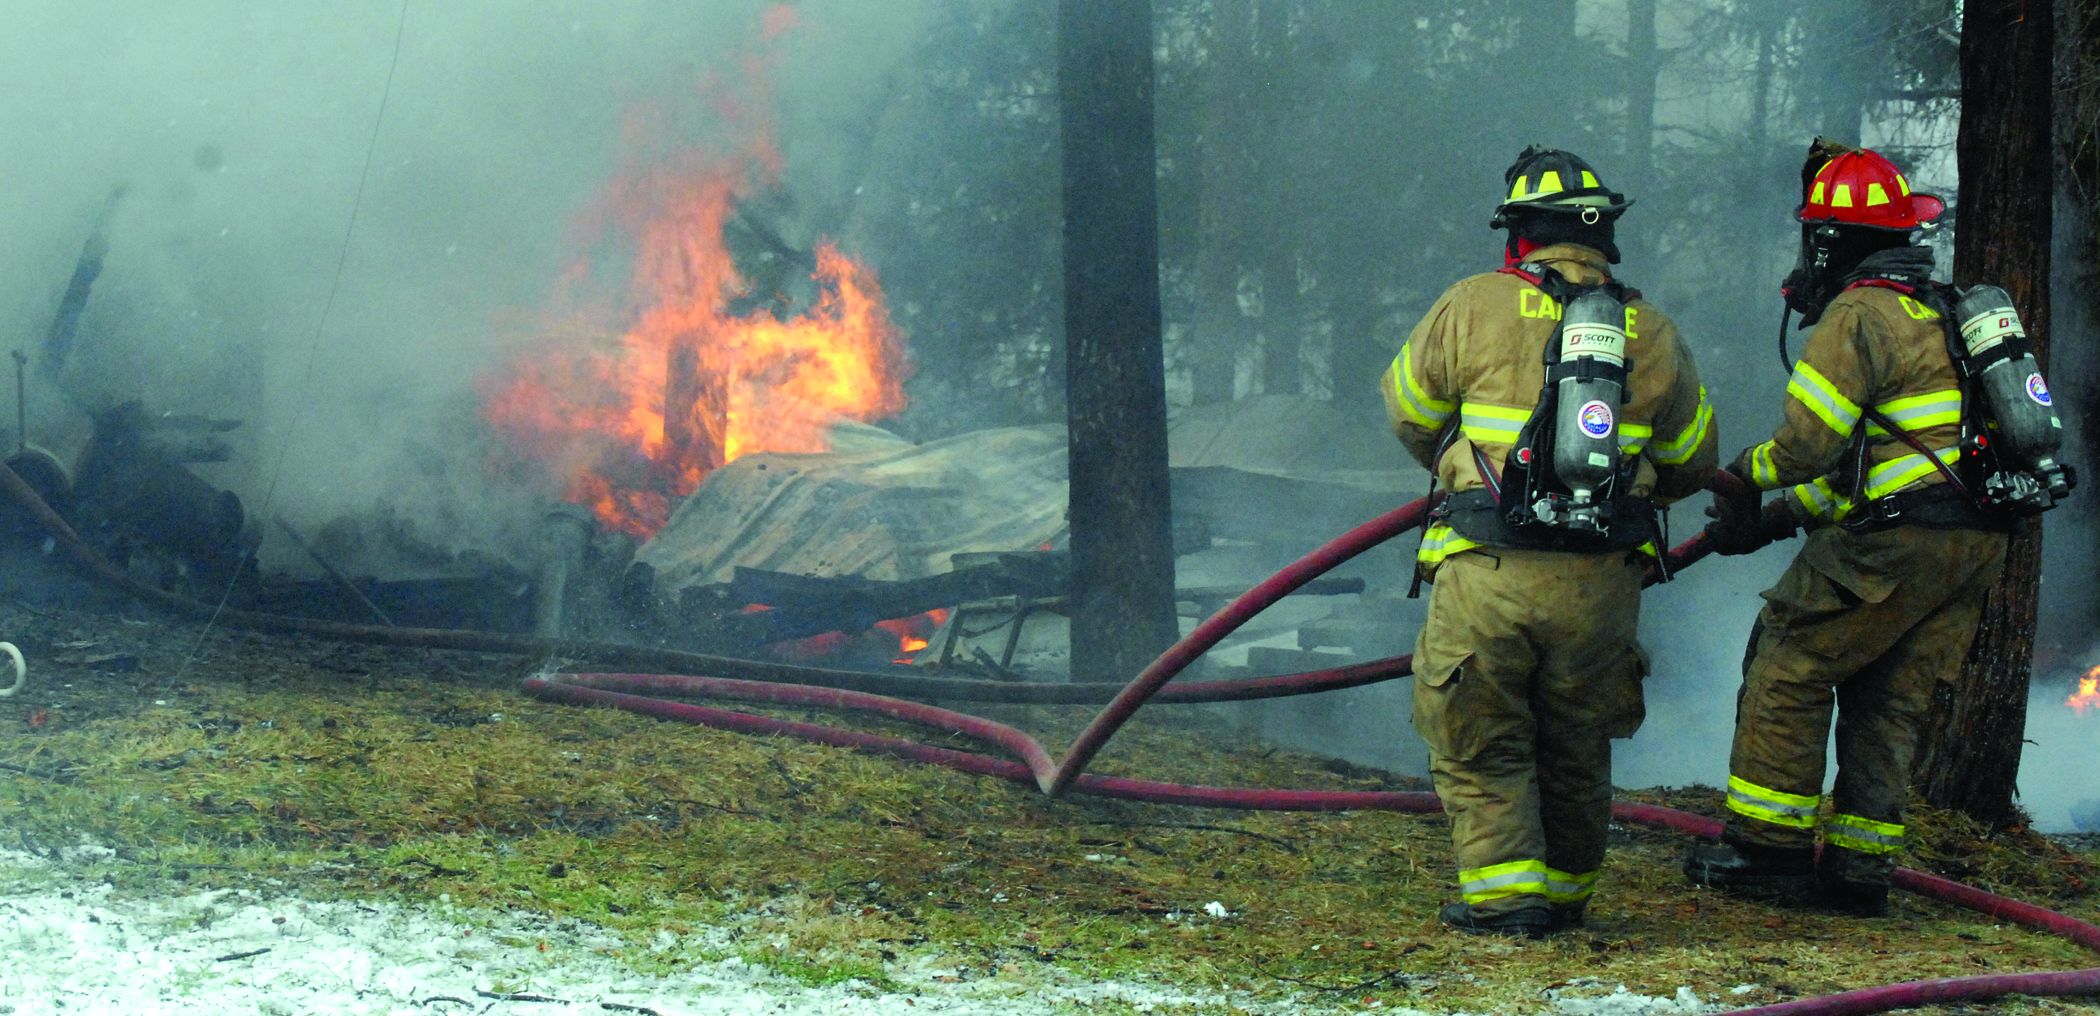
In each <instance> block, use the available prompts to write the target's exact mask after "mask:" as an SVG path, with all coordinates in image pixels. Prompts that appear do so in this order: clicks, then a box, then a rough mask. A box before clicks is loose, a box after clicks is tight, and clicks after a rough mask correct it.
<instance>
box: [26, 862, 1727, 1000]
mask: <svg viewBox="0 0 2100 1016" xmlns="http://www.w3.org/2000/svg"><path fill="white" fill-rule="evenodd" d="M77 849H81V850H90V851H91V850H93V848H77ZM68 859H69V860H74V859H78V860H86V859H89V858H88V857H87V856H86V855H81V856H80V857H78V858H68ZM33 869H41V870H33ZM10 872H12V873H13V874H14V875H16V876H26V877H20V878H17V879H9V880H8V881H10V882H14V883H16V884H15V885H13V886H11V887H7V888H0V1016H57V1014H67V1016H73V1014H79V1013H126V1014H138V1016H153V1014H174V1013H184V1014H189V1013H199V1012H211V1013H218V1014H225V1016H248V1014H255V1016H294V1014H306V1013H330V1014H345V1016H348V1014H366V1013H372V1014H378V1013H401V1012H419V1013H425V1012H427V1013H447V1012H457V1013H476V1014H480V1013H499V1014H500V1013H506V1012H515V1013H528V1014H531V1016H569V1014H582V1013H592V1014H599V1016H602V1014H605V1013H609V1012H610V1013H643V1014H645V1013H656V1014H659V1016H708V1014H731V1013H737V1014H744V1013H751V1014H757V1013H827V1014H830V1013H839V1014H869V1016H872V1014H877V1013H882V1014H891V1013H905V1012H927V1013H946V1014H952V1016H995V1014H996V1016H1049V1014H1053V1013H1072V1012H1075V1011H1078V1012H1084V1011H1089V1010H1093V1009H1096V1008H1097V1007H1098V1008H1106V1009H1108V1010H1110V1011H1116V1012H1126V1011H1136V1012H1152V1011H1186V1010H1187V1008H1189V1007H1200V1008H1201V1009H1202V1010H1203V1011H1212V1012H1228V1011H1229V1012H1244V1013H1250V1014H1253V1013H1279V1014H1280V1013H1284V1012H1292V1013H1311V1012H1319V1011H1323V1009H1324V1006H1323V1005H1322V1004H1321V1003H1320V1002H1317V1001H1312V1000H1300V1001H1298V1002H1294V1003H1287V1004H1281V1005H1278V1004H1261V1003H1255V1002H1252V1001H1250V1000H1248V999H1245V998H1237V997H1231V996H1228V995H1225V994H1222V993H1211V992H1191V991H1182V990H1177V989H1174V988H1172V987H1168V986H1161V985H1155V984H1145V983H1138V982H1132V981H1093V980H1088V979H1085V978H1081V977H1076V976H1074V975H1071V974H1068V973H1065V972H1062V971H1059V970H1056V969H1054V968H1050V967H1047V966H1044V967H1035V968H1031V969H1029V970H1027V971H1023V972H1018V973H1016V972H1011V971H1003V970H991V969H982V970H979V969H942V968H938V967H934V966H929V965H924V964H920V965H915V966H914V965H907V964H904V963H902V962H900V963H897V964H893V965H892V968H891V969H890V970H888V971H886V973H887V974H888V976H889V977H890V979H891V981H893V982H894V983H895V984H899V985H904V986H906V988H905V990H902V991H886V990H883V989H881V988H877V987H875V986H872V985H869V984H865V983H861V982H853V981H849V982H846V983H844V984H838V985H831V986H826V987H811V986H809V985H805V984H802V983H799V982H797V981H794V980H792V979H789V978H786V977H783V976H781V975H779V974H777V973H775V972H773V971H771V970H769V969H767V968H766V967H764V966H761V965H755V964H750V963H746V962H744V961H743V960H742V959H741V958H738V957H736V956H734V955H733V954H732V950H731V949H730V947H729V943H730V935H729V932H728V931H726V930H721V929H716V930H709V931H703V932H699V933H693V934H685V935H679V934H674V933H673V932H671V931H669V930H664V931H661V932H659V933H658V934H657V935H656V936H655V940H654V941H653V942H652V943H651V944H650V945H649V946H648V947H647V949H648V950H649V951H653V952H655V953H657V954H660V955H659V956H656V957H653V959H656V960H659V961H663V960H670V959H673V958H678V959H680V960H689V962H677V963H675V964H668V963H667V964H665V965H668V966H674V967H675V969H677V970H678V972H677V973H673V974H667V975H661V976H652V975H647V974H638V973H636V972H635V971H634V969H633V967H632V966H630V965H628V964H626V963H623V962H622V961H621V960H619V959H618V958H616V956H615V954H616V952H617V951H619V950H621V949H623V948H632V947H631V946H630V945H628V944H627V943H624V942H623V941H622V940H620V939H619V938H618V937H616V936H615V935H613V934H612V933H610V932H609V931H607V930H605V929H602V928H598V927H594V926H592V925H589V924H586V923H583V922H578V921H569V920H556V919H550V918H546V917H542V916H537V915H530V914H495V913H488V912H477V911H470V910H467V909H464V908H459V907H454V906H452V905H450V904H449V903H447V902H444V901H443V900H440V901H439V902H436V903H431V904H425V905H399V904H393V903H377V902H375V903H357V902H340V901H318V900H309V899H303V898H300V897H298V896H296V895H290V894H268V893H262V892H256V891H252V890H213V891H205V892H195V893H189V894H186V895H180V896H172V897H170V896H161V897H152V898H133V897H127V896H125V895H123V894H119V893H117V892H115V891H113V890H112V889H111V888H110V887H109V886H108V885H107V884H105V883H102V882H100V881H93V880H87V879H74V878H71V877H69V876H68V875H67V874H66V873H65V872H64V871H63V869H62V868H59V867H56V866H53V865H51V864H49V863H47V862H44V861H41V860H39V859H36V858H32V857H28V856H26V855H21V854H10V853H8V852H5V851H0V876H5V875H7V874H9V873H10ZM725 956H726V957H727V958H723V957H725ZM1713 1008H1716V1007H1712V1006H1704V1005H1701V1004H1700V1002H1699V1000H1698V999H1697V997H1696V996H1694V995H1692V993H1691V992H1690V991H1688V990H1680V991H1679V993H1678V996H1677V997H1676V998H1674V999H1661V998H1648V997H1644V996H1639V995H1631V994H1628V993H1627V992H1626V991H1625V989H1624V988H1620V989H1618V990H1617V991H1616V992H1613V993H1611V994H1608V995H1605V996H1602V997H1595V996H1593V997H1588V998H1581V999H1576V998H1568V999H1561V1000H1557V1004H1556V1006H1555V1008H1554V1010H1553V1011H1554V1012H1555V1013H1563V1014H1566V1016H1604V1014H1620V1013H1632V1014H1643V1016H1678V1014H1694V1013H1702V1012H1708V1011H1712V1009H1713ZM1325 1011H1333V1012H1340V1011H1356V1012H1360V1011H1363V1006H1362V1003H1361V1002H1356V1003H1355V1004H1349V1003H1347V1002H1344V1003H1342V1004H1341V1005H1340V1006H1339V1007H1338V1008H1334V1009H1325ZM1380 1011H1383V1012H1389V1013H1394V1014H1396V1016H1429V1014H1426V1013H1421V1012H1420V1011H1419V1010H1413V1009H1406V1008H1400V1007H1394V1008H1382V1009H1381V1010H1380Z"/></svg>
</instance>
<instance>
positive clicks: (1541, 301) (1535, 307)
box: [1517, 288, 1937, 339]
mask: <svg viewBox="0 0 2100 1016" xmlns="http://www.w3.org/2000/svg"><path fill="white" fill-rule="evenodd" d="M1517 314H1518V315H1519V316H1522V317H1528V318H1544V319H1546V320H1548V321H1558V320H1560V304H1559V303H1558V302H1556V301H1555V300H1554V299H1553V298H1552V297H1550V296H1547V295H1546V294H1544V293H1542V292H1539V291H1538V290H1536V289H1529V288H1526V289H1520V290H1517ZM1637 314H1638V311H1636V310H1635V309H1634V308H1633V307H1628V308H1626V337H1627V338H1629V339H1638V338H1640V337H1641V334H1640V332H1639V331H1638V330H1637V329H1636V328H1635V327H1634V322H1635V318H1636V316H1637ZM1935 316H1937V315H1935Z"/></svg>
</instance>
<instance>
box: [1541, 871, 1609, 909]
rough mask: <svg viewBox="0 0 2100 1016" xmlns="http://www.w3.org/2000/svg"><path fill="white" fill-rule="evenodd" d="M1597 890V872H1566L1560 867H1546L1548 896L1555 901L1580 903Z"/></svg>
mask: <svg viewBox="0 0 2100 1016" xmlns="http://www.w3.org/2000/svg"><path fill="white" fill-rule="evenodd" d="M1596 891H1597V873H1596V872H1594V871H1585V872H1579V873H1577V872H1566V871H1562V870H1560V869H1558V868H1547V869H1546V898H1547V899H1548V900H1551V901H1553V902H1555V903H1580V902H1582V901H1583V900H1586V899H1589V898H1590V894H1591V893H1594V892H1596Z"/></svg>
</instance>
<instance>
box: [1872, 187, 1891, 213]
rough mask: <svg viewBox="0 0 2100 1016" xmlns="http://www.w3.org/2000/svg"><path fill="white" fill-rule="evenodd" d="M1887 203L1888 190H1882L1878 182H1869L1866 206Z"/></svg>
mask: <svg viewBox="0 0 2100 1016" xmlns="http://www.w3.org/2000/svg"><path fill="white" fill-rule="evenodd" d="M1888 203H1889V192H1888V191H1885V190H1883V189H1882V188H1881V185H1880V184H1878V183H1870V184H1868V185H1867V207H1868V208H1872V207H1874V206H1875V205H1885V204H1888Z"/></svg>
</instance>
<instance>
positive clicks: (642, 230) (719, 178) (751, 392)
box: [482, 9, 908, 538]
mask: <svg viewBox="0 0 2100 1016" xmlns="http://www.w3.org/2000/svg"><path fill="white" fill-rule="evenodd" d="M792 13H793V11H792V9H785V13H781V11H780V10H776V11H772V12H769V13H768V14H767V23H766V32H767V33H768V37H769V38H770V37H771V35H773V34H777V33H778V32H781V31H785V30H787V29H788V28H791V27H792V24H793V22H792V18H791V15H792ZM751 66H752V69H753V73H754V74H756V73H759V72H761V71H762V70H763V66H762V65H759V64H752V65H751ZM753 87H754V88H760V87H761V86H759V85H756V84H755V85H754V86H753ZM718 107H719V111H720V112H721V115H722V116H723V118H724V120H725V122H727V124H728V126H731V127H735V128H738V129H741V130H744V131H746V132H747V133H748V134H749V136H748V137H746V138H745V139H744V141H743V142H742V144H741V146H740V147H741V148H742V152H741V153H740V154H738V155H734V156H729V157H708V156H704V155H701V154H698V153H694V152H681V153H675V154H673V155H671V156H669V157H668V158H666V159H663V160H661V161H659V162H656V163H655V164H654V165H653V166H652V167H650V168H644V169H640V170H637V171H634V172H631V173H628V174H625V175H623V177H622V178H621V179H617V180H615V181H614V182H613V184H612V185H611V186H610V187H609V188H608V190H607V193H606V196H605V198H604V199H602V201H601V204H602V205H604V206H606V207H609V208H613V209H615V210H616V211H617V212H618V218H619V219H620V220H621V221H622V225H624V226H625V227H626V228H628V229H629V230H631V231H632V233H633V234H634V235H633V238H632V239H633V241H634V244H635V247H634V261H633V266H632V271H631V275H632V279H631V282H632V285H631V291H632V293H633V296H634V300H635V310H634V311H633V312H632V314H633V316H632V323H631V324H630V325H628V326H627V327H626V329H625V331H624V333H623V334H621V335H620V336H619V338H618V340H617V341H615V342H606V341H604V340H603V339H602V338H601V339H597V340H595V341H585V342H580V343H579V342H577V341H575V337H574V336H567V337H561V336H550V337H548V338H547V340H546V341H543V342H542V343H540V348H538V349H536V350H534V351H532V352H531V353H530V354H529V355H527V356H524V357H521V358H520V359H518V360H517V361H515V362H513V363H511V364H509V365H508V366H507V368H506V369H504V370H503V371H502V373H501V375H500V376H499V377H497V378H495V379H492V380H491V381H490V382H489V383H488V384H486V385H484V388H483V404H482V415H483V417H484V419H485V420H487V421H488V422H489V423H490V424H491V425H492V426H493V427H494V428H495V429H496V431H497V432H499V433H500V434H501V435H502V436H503V437H504V438H505V439H506V441H507V443H508V444H509V445H510V446H511V447H512V448H513V449H515V450H517V451H519V452H521V453H523V454H524V456H525V457H526V458H527V459H529V460H531V461H533V462H535V463H537V464H539V465H540V466H541V467H542V468H545V469H547V470H548V471H550V472H552V473H553V474H554V475H555V477H556V478H557V479H558V481H559V483H560V485H561V487H562V494H561V496H562V498H563V499H564V500H567V501H570V502H573V503H576V504H580V505H584V506H587V507H588V508H590V509H591V511H592V512H593V513H594V514H595V515H596V516H597V517H598V518H599V520H600V521H601V522H603V523H604V524H605V525H606V526H607V527H609V528H612V529H617V530H619V531H621V532H625V533H628V534H631V535H633V536H635V537H638V538H647V537H649V536H651V535H653V534H654V533H656V531H657V530H659V529H661V528H662V527H663V525H664V523H665V521H666V520H667V519H668V518H669V517H670V512H671V510H672V508H674V507H675V506H676V503H677V501H678V499H680V498H683V497H685V496H686V495H688V494H691V493H692V492H693V491H694V490H695V489H696V488H698V487H699V485H700V481H701V480H703V479H705V478H706V476H707V474H708V473H710V472H712V471H713V470H715V469H717V468H719V467H721V466H722V465H723V464H725V463H728V462H730V461H732V460H734V459H736V458H738V457H740V456H743V455H747V454H750V453H752V452H758V451H780V452H818V451H824V450H825V449H826V448H827V446H828V442H827V436H826V435H827V431H828V428H829V427H830V426H831V424H832V423H834V422H836V421H837V420H838V419H840V418H841V417H844V418H851V419H856V420H874V419H880V418H883V417H886V416H891V415H894V414H896V413H897V412H899V411H900V410H902V409H903V408H904V405H905V396H904V388H903V382H904V379H905V377H906V376H907V374H908V369H907V367H906V365H905V360H904V346H903V341H902V336H901V334H900V333H899V332H898V330H897V328H896V327H895V325H893V324H892V323H891V321H890V317H889V313H888V311H887V310H886V308H885V307H884V304H883V298H882V288H881V286H880V285H879V284H878V283H877V281H876V279H875V275H874V273H873V272H872V271H871V270H870V269H868V268H867V267H866V266H865V265H862V264H861V263H859V262H856V261H854V260H853V259H851V258H849V257H847V256H845V255H844V254H841V253H839V251H838V250H837V248H836V247H834V246H833V245H831V244H830V243H829V242H824V243H821V244H819V245H818V247H817V249H816V250H815V252H814V256H815V269H814V271H812V272H811V274H810V279H811V281H812V283H813V284H814V291H815V296H814V298H813V299H811V300H810V301H809V302H808V305H807V307H806V308H805V309H803V310H801V311H800V312H799V313H793V314H790V313H787V312H786V311H785V309H784V308H785V304H786V300H785V298H784V297H782V296H781V295H779V294H775V293H758V292H754V288H755V287H754V284H753V283H752V282H751V281H750V280H749V279H747V278H745V277H744V275H743V274H742V273H741V272H740V271H739V270H738V266H737V264H736V262H735V260H734V259H733V258H732V256H731V253H730V250H729V247H728V245H727V243H726V242H725V241H724V235H723V230H724V228H725V227H726V226H728V225H729V224H730V223H731V222H732V220H733V219H734V217H735V215H736V207H737V201H738V199H739V198H741V197H743V196H744V195H745V193H746V191H747V190H749V189H750V188H751V186H752V185H753V181H754V180H763V179H765V178H768V177H771V176H775V175H777V173H778V169H779V167H778V158H779V157H778V154H777V152H776V151H775V149H774V147H773V145H772V142H771V140H770V138H769V137H768V136H767V133H768V132H767V131H766V130H765V129H764V127H763V126H762V125H756V124H746V123H741V122H740V121H741V119H742V117H743V115H744V114H745V113H746V112H747V111H746V110H744V109H743V108H742V107H740V106H738V107H734V108H735V112H734V113H732V112H731V109H732V104H729V103H721V104H718ZM638 120H639V118H638ZM635 140H636V141H638V142H644V141H646V140H647V138H637V139H635ZM664 166H670V167H673V168H669V169H666V168H663V167H664ZM739 302H742V303H744V304H746V305H751V304H758V305H763V304H766V303H768V302H770V303H771V304H773V307H774V309H767V308H766V307H764V306H757V307H755V308H754V309H748V310H742V311H739V310H738V309H736V307H735V306H734V305H735V304H737V303H739ZM563 338H567V339H568V341H562V339H563Z"/></svg>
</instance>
